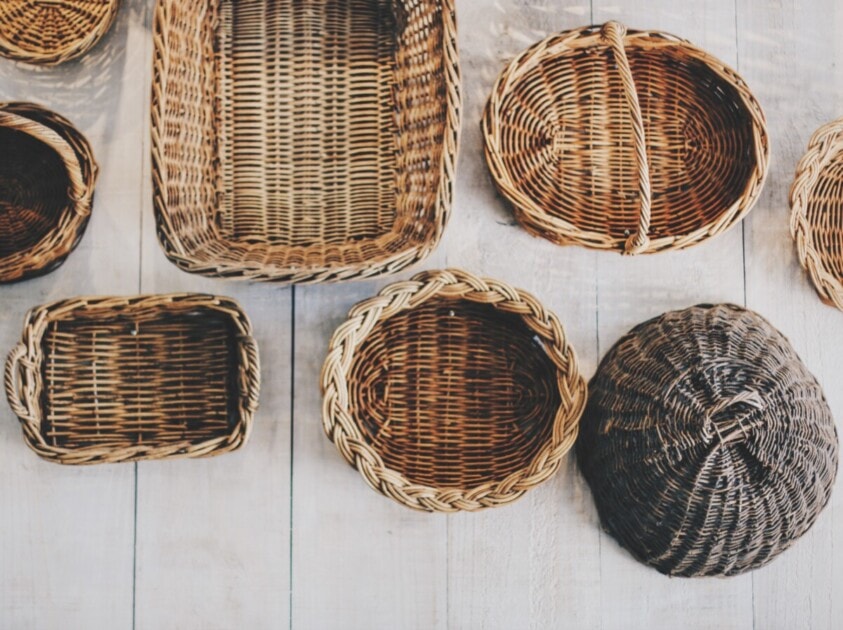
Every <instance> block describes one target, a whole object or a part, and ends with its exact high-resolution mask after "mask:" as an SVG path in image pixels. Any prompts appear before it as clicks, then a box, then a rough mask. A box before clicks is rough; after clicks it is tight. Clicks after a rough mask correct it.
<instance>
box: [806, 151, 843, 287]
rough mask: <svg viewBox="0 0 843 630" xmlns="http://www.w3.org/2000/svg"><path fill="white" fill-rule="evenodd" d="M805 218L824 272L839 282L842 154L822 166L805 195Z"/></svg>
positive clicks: (842, 261)
mask: <svg viewBox="0 0 843 630" xmlns="http://www.w3.org/2000/svg"><path fill="white" fill-rule="evenodd" d="M805 217H806V219H807V221H808V223H809V224H810V225H811V240H812V242H813V247H814V249H815V250H816V251H817V253H818V254H819V256H820V258H821V259H822V261H823V266H824V267H825V269H826V271H827V272H828V273H830V274H832V275H833V276H834V277H835V278H836V279H837V281H838V282H841V283H843V155H841V154H837V155H836V156H834V158H833V159H831V160H830V161H829V162H827V163H826V164H825V166H823V168H822V171H821V172H820V175H819V177H818V178H817V182H816V183H815V184H814V186H813V189H812V190H811V192H810V195H809V197H808V203H807V207H806V208H805Z"/></svg>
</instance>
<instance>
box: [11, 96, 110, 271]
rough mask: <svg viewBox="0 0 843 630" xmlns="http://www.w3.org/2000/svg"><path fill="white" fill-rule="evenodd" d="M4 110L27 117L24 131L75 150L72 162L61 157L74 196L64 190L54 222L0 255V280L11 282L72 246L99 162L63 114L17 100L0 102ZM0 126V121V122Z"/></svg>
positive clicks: (57, 259)
mask: <svg viewBox="0 0 843 630" xmlns="http://www.w3.org/2000/svg"><path fill="white" fill-rule="evenodd" d="M4 113H8V114H11V115H14V116H17V117H19V118H22V119H26V120H27V121H28V122H29V121H31V123H32V124H31V125H29V124H27V129H26V130H25V133H27V134H29V135H30V136H32V137H33V138H35V139H36V140H38V141H40V142H41V143H42V144H44V145H45V146H46V147H47V148H49V149H50V150H52V151H56V148H55V143H56V141H57V140H56V135H58V142H60V143H66V144H68V145H70V148H71V149H72V150H73V152H74V153H75V154H76V161H77V163H76V164H72V163H68V161H67V160H66V159H65V158H63V157H61V155H59V157H61V159H62V163H63V164H64V167H65V169H66V170H67V174H68V177H69V179H70V180H71V186H73V185H74V184H73V182H74V181H75V182H76V186H77V191H76V196H77V199H72V195H71V191H68V203H67V204H66V205H65V207H64V210H63V211H62V212H61V214H60V216H59V217H58V219H57V221H56V224H55V226H54V227H53V228H52V229H50V231H48V232H47V234H45V235H44V236H43V237H42V238H41V240H39V241H38V242H37V243H35V244H34V245H32V246H31V247H28V248H26V249H23V250H20V251H17V252H15V253H14V254H11V255H9V256H4V257H0V284H6V283H14V282H19V281H21V280H28V279H30V278H35V277H38V276H41V275H44V274H47V273H49V272H51V271H53V270H55V269H56V268H58V267H59V266H61V265H62V263H64V261H65V260H66V259H67V257H68V256H69V255H70V254H71V253H72V252H73V251H74V250H75V249H76V247H77V245H79V242H80V241H81V240H82V236H83V235H84V233H85V229H86V228H87V226H88V222H89V220H90V217H91V210H92V208H93V202H94V188H95V186H96V182H97V178H98V176H99V165H98V164H97V162H96V159H95V158H94V152H93V149H92V148H91V145H90V143H89V142H88V140H87V138H85V136H84V135H83V134H82V133H81V132H80V131H79V130H77V129H76V127H75V126H74V125H73V123H71V122H70V121H69V120H68V119H66V118H65V117H64V116H61V115H59V114H57V113H55V112H53V111H51V110H49V109H46V108H44V107H42V106H40V105H36V104H35V103H26V102H20V101H12V102H0V116H2V115H3V114H4ZM0 126H2V122H0Z"/></svg>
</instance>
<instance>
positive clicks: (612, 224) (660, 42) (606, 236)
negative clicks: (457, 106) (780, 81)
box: [483, 22, 770, 254]
mask: <svg viewBox="0 0 843 630" xmlns="http://www.w3.org/2000/svg"><path fill="white" fill-rule="evenodd" d="M483 132H484V136H485V140H486V158H487V161H488V164H489V167H490V169H491V172H492V176H493V178H494V180H495V182H496V184H497V186H498V188H499V190H500V191H501V193H502V194H503V195H504V196H505V197H506V198H507V199H509V201H511V202H512V204H513V205H514V206H515V213H516V218H517V219H518V220H519V221H520V222H521V223H522V224H523V225H524V226H525V227H526V228H527V229H528V230H529V231H530V232H532V233H533V234H536V235H539V236H542V237H544V238H547V239H550V240H552V241H554V242H556V243H559V244H579V245H584V246H586V247H592V248H596V249H611V250H616V251H621V252H623V253H626V254H640V253H652V252H658V251H662V250H668V249H683V248H686V247H690V246H691V245H695V244H697V243H700V242H702V241H704V240H705V239H708V238H710V237H712V236H714V235H716V234H719V233H721V232H723V231H724V230H726V229H728V228H729V227H730V226H732V225H734V224H735V223H736V222H738V221H739V220H740V219H742V218H743V217H744V216H745V215H746V213H747V212H749V211H750V210H751V209H752V206H753V204H754V203H755V201H756V199H757V198H758V195H759V193H760V191H761V187H762V184H763V182H764V178H765V177H766V174H767V165H768V158H769V151H770V147H769V142H768V138H767V131H766V125H765V121H764V115H763V113H762V112H761V108H760V107H759V105H758V103H757V102H756V100H755V98H754V97H753V96H752V94H751V93H750V92H749V89H748V88H747V86H746V84H745V83H744V82H743V80H742V79H741V78H740V77H739V76H738V75H737V74H735V72H734V71H733V70H731V69H730V68H728V67H726V66H725V65H724V64H722V63H721V62H719V61H718V60H717V59H715V58H714V57H712V56H711V55H709V54H708V53H706V52H704V51H702V50H700V49H699V48H696V47H695V46H693V45H691V44H690V43H688V42H687V41H684V40H681V39H678V38H676V37H674V36H673V35H669V34H666V33H661V32H658V31H629V32H627V30H626V28H625V27H624V26H622V25H620V24H618V23H617V22H608V23H607V24H605V25H604V26H602V27H589V28H585V29H580V30H574V31H566V32H564V33H560V34H558V35H554V36H552V37H549V38H548V39H545V40H544V41H542V42H540V43H538V44H536V45H535V46H533V47H532V48H530V49H529V50H527V51H525V52H524V53H522V54H521V55H519V56H518V57H516V58H515V59H514V60H513V61H512V62H511V63H510V64H509V66H508V67H507V68H506V69H505V70H504V72H503V73H502V74H501V76H500V78H499V79H498V81H497V83H496V84H495V87H494V89H493V91H492V95H491V97H490V99H489V103H488V105H487V107H486V112H485V116H484V118H483Z"/></svg>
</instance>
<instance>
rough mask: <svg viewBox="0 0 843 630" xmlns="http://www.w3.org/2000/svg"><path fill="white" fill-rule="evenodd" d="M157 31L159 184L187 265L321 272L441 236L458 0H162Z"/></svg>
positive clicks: (166, 225)
mask: <svg viewBox="0 0 843 630" xmlns="http://www.w3.org/2000/svg"><path fill="white" fill-rule="evenodd" d="M154 31H155V32H154V40H155V55H154V67H153V92H152V134H153V135H152V138H153V150H152V157H153V182H154V190H155V195H154V201H155V211H156V218H157V223H158V235H159V239H160V241H161V244H162V246H163V248H164V252H165V253H166V255H167V256H168V257H169V258H170V260H172V261H173V262H174V263H175V264H177V265H178V266H179V267H181V268H182V269H184V270H186V271H190V272H194V273H201V274H204V275H210V276H224V277H229V278H245V279H249V280H265V281H277V282H321V281H328V280H342V279H349V278H357V277H367V276H372V275H376V274H381V273H391V272H394V271H397V270H398V269H401V268H403V267H406V266H407V265H410V264H412V263H414V262H416V261H418V260H420V259H422V258H424V257H425V256H427V255H428V254H429V253H430V252H431V251H432V249H433V248H434V247H435V246H436V244H437V243H438V241H439V239H440V237H441V235H442V231H443V229H444V227H445V223H446V220H447V217H448V213H449V207H450V203H451V195H452V187H453V180H454V167H455V159H456V150H457V139H458V130H459V122H460V79H459V68H458V62H457V42H456V26H455V16H454V7H453V2H452V0H250V1H247V2H234V1H233V0H158V4H157V8H156V11H155V28H154Z"/></svg>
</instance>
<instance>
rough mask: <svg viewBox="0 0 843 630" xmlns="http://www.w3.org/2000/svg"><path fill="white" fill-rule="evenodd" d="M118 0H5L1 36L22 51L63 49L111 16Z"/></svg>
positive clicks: (1, 8) (0, 16)
mask: <svg viewBox="0 0 843 630" xmlns="http://www.w3.org/2000/svg"><path fill="white" fill-rule="evenodd" d="M113 5H114V0H3V1H2V2H0V38H2V39H5V40H6V41H9V42H12V43H14V45H15V46H17V47H18V48H20V49H21V50H25V51H28V52H32V53H35V54H41V53H43V52H44V51H56V52H58V51H63V50H66V49H69V48H72V47H73V46H75V45H76V44H78V43H79V41H80V40H85V39H88V38H89V37H90V35H91V33H92V32H93V31H95V30H97V29H98V28H99V27H100V25H101V23H102V22H103V20H107V19H110V16H111V13H112V10H113Z"/></svg>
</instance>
